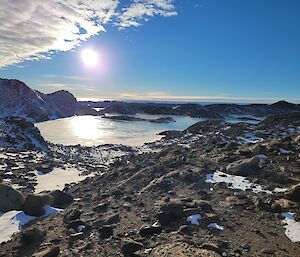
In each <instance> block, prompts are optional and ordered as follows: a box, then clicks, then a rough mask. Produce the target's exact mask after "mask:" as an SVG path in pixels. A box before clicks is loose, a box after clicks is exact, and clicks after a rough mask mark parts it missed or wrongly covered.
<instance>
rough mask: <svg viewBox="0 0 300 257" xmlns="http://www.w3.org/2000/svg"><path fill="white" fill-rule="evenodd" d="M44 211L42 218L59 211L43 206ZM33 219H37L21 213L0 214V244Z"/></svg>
mask: <svg viewBox="0 0 300 257" xmlns="http://www.w3.org/2000/svg"><path fill="white" fill-rule="evenodd" d="M44 210H45V214H44V215H43V217H47V216H53V215H56V214H57V213H58V212H59V211H60V210H59V209H55V208H53V207H51V206H49V205H45V206H44ZM35 219H37V217H35V216H29V215H26V214H25V213H24V212H22V211H9V212H6V213H0V243H2V242H7V241H9V240H10V239H11V237H12V235H13V234H15V233H17V232H19V231H21V229H22V226H24V225H25V224H27V223H28V222H30V221H32V220H35Z"/></svg>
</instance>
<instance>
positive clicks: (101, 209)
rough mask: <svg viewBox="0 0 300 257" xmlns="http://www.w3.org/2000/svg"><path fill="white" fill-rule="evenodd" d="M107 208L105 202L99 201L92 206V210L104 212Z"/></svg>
mask: <svg viewBox="0 0 300 257" xmlns="http://www.w3.org/2000/svg"><path fill="white" fill-rule="evenodd" d="M107 209H108V204H107V203H100V204H98V205H97V206H96V207H94V208H93V211H94V212H105V211H106V210H107Z"/></svg>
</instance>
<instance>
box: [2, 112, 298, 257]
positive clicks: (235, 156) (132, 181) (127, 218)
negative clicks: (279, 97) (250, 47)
mask: <svg viewBox="0 0 300 257" xmlns="http://www.w3.org/2000/svg"><path fill="white" fill-rule="evenodd" d="M164 134H165V138H164V139H162V140H160V141H158V142H155V143H151V144H148V145H146V146H145V147H144V148H143V149H132V148H129V147H121V146H119V148H117V147H116V146H115V147H116V148H110V151H111V152H110V154H112V155H113V156H114V158H108V157H107V155H105V154H104V153H106V154H107V153H108V152H107V151H105V149H103V148H101V147H98V148H96V147H95V148H84V147H80V146H75V147H64V146H59V145H51V144H48V145H47V150H44V151H43V152H41V151H40V150H39V151H40V152H39V155H38V154H37V153H38V152H37V151H38V150H36V149H35V150H32V151H29V150H28V149H27V150H26V152H24V150H17V149H15V150H12V149H8V148H6V150H5V151H4V150H3V151H2V152H3V153H1V156H0V174H1V177H2V178H3V179H4V180H5V179H6V180H7V179H10V180H9V183H12V184H14V185H22V187H19V190H16V189H13V188H11V187H10V186H9V187H10V190H11V191H13V192H14V194H16V195H18V197H17V199H19V202H18V203H19V206H18V209H20V210H22V211H23V212H24V213H27V214H30V215H33V216H35V217H39V216H40V217H39V218H37V219H34V220H32V221H31V222H29V223H27V224H26V225H24V226H23V227H22V230H21V232H20V233H17V234H15V235H14V236H13V237H12V240H10V241H8V242H3V243H2V244H1V245H0V256H48V257H49V256H151V257H160V256H163V257H165V256H170V257H174V256H178V257H183V256H184V257H185V256H207V257H208V256H214V257H217V256H263V257H265V256H290V257H292V256H299V255H300V223H299V222H300V208H299V203H300V159H299V157H300V114H299V113H292V114H289V115H284V116H276V117H271V118H267V119H266V120H264V121H263V122H261V123H259V124H257V125H253V124H252V125H250V124H245V123H238V124H227V123H225V122H222V121H204V122H200V123H197V124H195V125H193V126H191V127H189V128H188V129H186V130H185V131H181V132H178V131H169V132H165V133H164ZM106 147H112V146H106ZM106 150H107V149H106ZM1 165H2V166H1ZM66 165H73V166H74V167H75V168H76V169H80V168H81V169H83V170H84V172H85V174H91V173H93V174H94V176H93V177H91V176H89V177H88V178H86V179H85V180H84V181H82V182H80V183H78V184H76V185H73V186H71V185H66V186H65V188H64V190H63V191H60V190H55V191H51V192H48V193H47V192H44V193H43V192H42V191H41V192H40V193H39V194H37V192H36V191H37V190H36V189H37V187H36V185H37V184H38V183H37V180H38V176H37V175H36V173H35V172H34V171H36V170H38V171H41V170H42V171H44V172H45V173H47V172H49V174H51V172H52V171H51V170H52V169H53V168H57V167H65V166H66ZM14 167H15V168H14ZM30 173H33V175H32V177H33V179H29V177H30V176H29V177H28V175H29V174H30ZM5 183H6V182H5V181H4V182H2V184H0V190H1V188H2V190H3V188H4V189H5V188H7V187H8V185H9V183H8V184H7V183H6V184H5ZM6 192H7V191H6ZM14 199H16V198H14ZM6 201H7V199H6ZM1 203H2V202H1ZM9 203H10V204H11V202H9V201H7V204H6V207H7V206H9V205H8V204H9ZM50 205H51V206H52V207H51V208H55V211H56V212H55V215H52V216H49V217H45V216H43V215H45V213H47V209H45V206H49V207H46V208H50ZM9 207H11V208H12V206H9ZM0 208H2V210H0V211H2V212H5V211H8V210H10V209H11V208H8V209H7V210H5V211H4V210H3V206H1V204H0ZM33 211H37V212H35V213H32V212H33ZM4 215H5V214H4ZM0 219H1V217H0ZM2 232H3V231H1V233H2Z"/></svg>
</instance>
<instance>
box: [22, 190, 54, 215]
mask: <svg viewBox="0 0 300 257" xmlns="http://www.w3.org/2000/svg"><path fill="white" fill-rule="evenodd" d="M52 200H53V198H52V197H51V196H50V195H48V194H44V195H34V194H28V195H27V196H26V198H25V201H24V205H23V211H24V213H26V214H27V215H30V216H42V215H44V213H45V210H44V208H43V207H44V206H45V205H46V204H51V203H52Z"/></svg>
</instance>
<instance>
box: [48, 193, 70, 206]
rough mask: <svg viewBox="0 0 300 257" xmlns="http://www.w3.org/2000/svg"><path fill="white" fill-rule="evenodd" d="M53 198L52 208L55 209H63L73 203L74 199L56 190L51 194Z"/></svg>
mask: <svg viewBox="0 0 300 257" xmlns="http://www.w3.org/2000/svg"><path fill="white" fill-rule="evenodd" d="M50 195H51V196H52V197H53V202H52V206H53V207H55V208H63V207H66V206H67V205H68V204H70V203H72V202H73V197H72V196H71V195H69V194H67V193H64V192H62V191H60V190H55V191H52V192H51V193H50Z"/></svg>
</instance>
